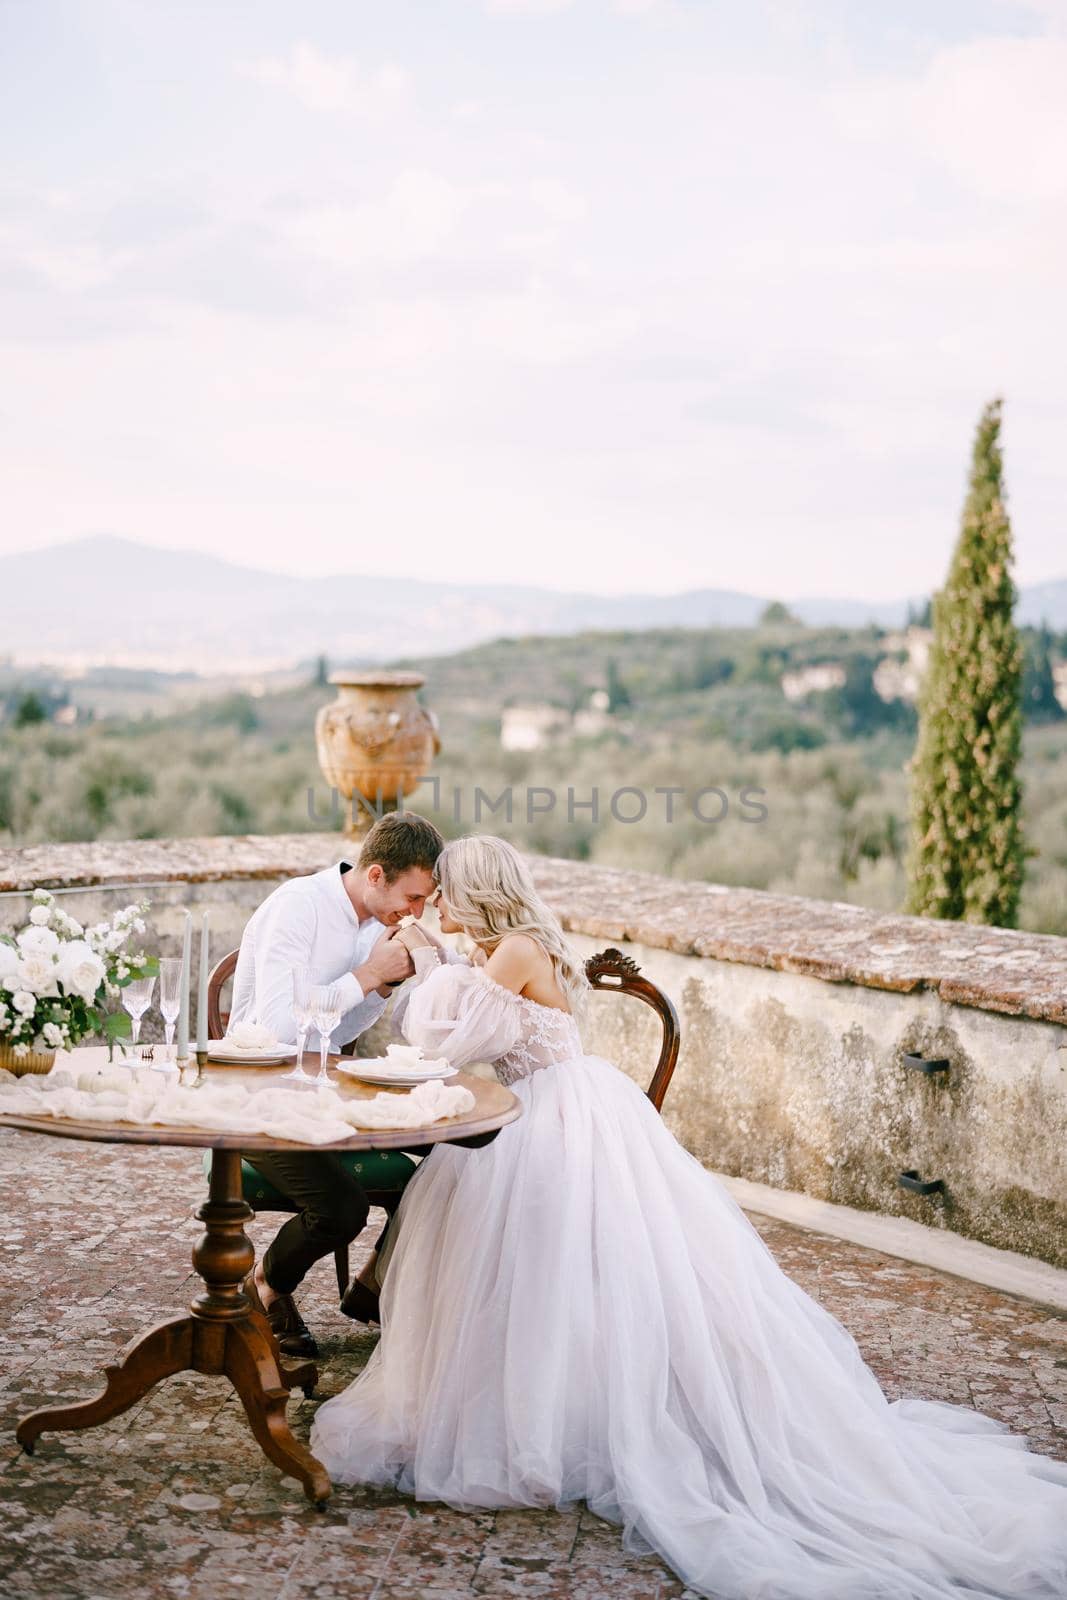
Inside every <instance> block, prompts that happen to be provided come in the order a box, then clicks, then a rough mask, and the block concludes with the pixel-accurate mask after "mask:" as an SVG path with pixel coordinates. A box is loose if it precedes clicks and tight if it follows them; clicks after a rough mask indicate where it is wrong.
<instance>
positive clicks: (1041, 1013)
mask: <svg viewBox="0 0 1067 1600" xmlns="http://www.w3.org/2000/svg"><path fill="white" fill-rule="evenodd" d="M342 848H343V847H342V843H341V841H340V839H339V838H338V837H337V836H336V835H321V836H317V835H298V836H293V837H290V838H280V839H261V840H255V839H241V840H229V839H213V840H168V841H162V842H160V841H156V842H151V843H145V844H121V845H65V846H59V847H53V848H51V849H49V848H46V847H39V848H37V849H33V850H26V851H6V852H5V851H0V927H4V926H8V927H10V926H12V925H13V924H15V923H17V922H18V921H19V920H22V919H24V917H25V914H26V911H27V909H28V904H29V898H28V897H29V891H30V890H32V887H33V886H35V885H36V884H38V883H44V884H47V885H48V886H50V887H55V888H57V889H58V890H60V891H61V892H62V893H63V897H64V904H65V905H67V906H68V908H69V909H70V910H71V911H72V912H73V913H74V914H75V915H78V916H80V917H82V918H83V919H84V918H86V917H88V918H89V919H90V920H94V919H95V918H96V917H98V916H100V915H102V914H104V912H105V911H108V910H113V909H114V908H115V907H116V906H117V905H122V904H125V903H126V902H127V901H128V900H129V899H130V898H132V897H133V895H134V887H133V886H134V885H135V884H136V885H142V886H143V888H140V887H139V888H137V889H136V894H137V896H138V897H139V896H140V895H141V894H142V893H143V894H144V895H145V896H146V897H147V898H149V899H150V900H151V901H152V905H153V910H152V922H153V927H154V929H155V931H156V934H157V937H158V942H159V944H160V946H161V948H163V949H164V950H173V949H174V946H175V940H176V936H177V933H178V929H179V926H180V920H181V918H180V913H181V907H182V906H186V905H187V906H189V907H190V909H193V910H200V909H202V908H207V909H209V910H210V911H211V916H212V929H213V935H212V954H213V956H218V955H221V954H223V953H224V951H225V950H227V949H230V948H232V947H233V946H234V945H235V944H236V943H237V942H238V939H239V937H240V931H241V928H242V926H243V924H244V922H245V920H246V918H247V916H248V915H249V913H250V911H251V910H252V909H253V908H254V907H255V906H256V905H257V904H258V903H259V901H260V899H262V898H263V896H264V895H265V894H266V893H268V892H269V890H270V889H271V888H272V887H273V886H274V884H275V883H278V882H280V881H282V879H283V878H284V877H286V876H289V875H290V874H291V873H294V872H307V871H314V870H315V869H316V868H318V867H320V866H323V865H326V864H328V863H329V862H330V861H332V860H336V859H338V857H339V856H340V854H341V853H342ZM532 865H533V867H534V871H535V874H536V877H537V879H538V883H539V886H540V888H541V889H542V892H543V893H544V894H545V895H546V898H548V899H549V901H550V902H551V904H552V905H553V906H554V908H555V909H556V910H557V912H558V913H559V914H560V916H561V917H562V919H563V921H564V923H565V925H566V926H567V927H568V928H569V929H570V930H571V932H572V934H573V935H574V936H575V937H576V940H577V942H578V943H579V944H580V946H581V947H582V949H583V950H584V951H585V952H586V953H589V954H591V953H592V952H593V951H594V950H597V949H603V948H604V947H605V945H607V944H616V945H618V946H620V947H621V948H623V949H625V950H626V952H627V953H628V954H629V955H631V956H633V957H634V958H635V959H636V960H637V961H638V962H639V964H640V965H641V967H642V969H643V970H644V971H645V972H646V973H647V975H648V976H650V977H652V978H653V979H654V980H655V981H656V982H657V983H659V984H660V985H661V986H662V987H663V988H664V989H665V990H666V991H667V993H668V994H670V995H671V997H672V999H673V1000H674V1002H675V1004H676V1005H677V1007H678V1009H679V1012H680V1015H681V1021H682V1053H681V1058H680V1060H679V1064H678V1068H677V1071H676V1073H675V1077H674V1081H673V1083H672V1085H671V1088H670V1092H669V1094H668V1097H667V1100H666V1104H665V1107H664V1115H665V1117H666V1120H667V1122H668V1124H669V1125H670V1126H671V1128H672V1129H673V1131H674V1132H675V1133H676V1134H677V1136H678V1137H679V1138H680V1139H681V1140H682V1142H683V1143H684V1144H685V1145H686V1146H687V1147H688V1148H689V1149H690V1150H692V1151H693V1153H694V1154H695V1155H696V1156H697V1157H698V1158H699V1159H700V1160H701V1161H703V1162H705V1163H706V1164H707V1165H708V1166H711V1167H714V1168H716V1169H717V1170H719V1171H723V1172H728V1173H731V1174H734V1175H736V1176H741V1177H745V1178H749V1179H753V1180H756V1181H759V1182H764V1183H769V1184H773V1185H775V1186H776V1187H780V1188H784V1189H793V1190H800V1191H803V1192H805V1193H808V1194H810V1195H814V1196H816V1197H818V1198H821V1199H828V1200H834V1201H838V1202H842V1203H845V1204H848V1205H852V1206H859V1207H864V1208H868V1209H872V1210H877V1211H880V1212H886V1213H890V1214H897V1215H902V1216H908V1217H912V1218H915V1219H917V1220H920V1221H923V1222H927V1223H930V1224H932V1225H933V1226H938V1227H947V1228H951V1229H953V1230H955V1231H956V1232H958V1233H961V1234H964V1235H967V1236H969V1237H971V1238H974V1239H980V1240H982V1241H984V1242H986V1243H990V1244H994V1245H998V1246H1000V1247H1002V1248H1007V1249H1012V1250H1019V1251H1023V1252H1025V1253H1027V1254H1031V1255H1035V1256H1038V1257H1040V1258H1042V1259H1044V1260H1046V1261H1051V1262H1054V1263H1056V1264H1059V1265H1067V1157H1065V1152H1067V1026H1065V1023H1067V940H1065V939H1057V938H1052V937H1049V936H1044V935H1035V934H1024V933H1016V932H1012V931H1009V930H1006V929H997V928H981V927H968V926H961V925H957V924H949V923H940V922H930V921H927V920H924V919H918V918H912V917H901V916H885V915H881V914H878V913H874V912H869V911H865V910H863V909H861V908H857V907H855V906H849V905H841V904H837V903H831V902H825V901H811V900H803V899H800V898H799V897H796V896H778V895H769V894H764V893H761V892H759V891H755V890H738V889H726V888H723V887H721V886H719V885H712V884H685V883H676V882H673V881H671V880H669V879H666V878H660V877H656V876H654V875H652V874H637V873H626V872H618V871H612V870H608V869H602V868H594V867H588V866H584V865H581V864H577V863H574V862H563V861H550V860H546V859H543V858H536V859H534V861H533V862H532ZM657 1031H658V1024H657V1023H656V1021H655V1018H654V1016H653V1014H652V1013H651V1012H650V1011H649V1010H648V1008H647V1007H645V1006H643V1005H642V1004H641V1002H640V1001H637V1000H633V999H628V998H626V997H620V996H617V995H596V996H593V997H592V998H591V1000H590V1002H589V1016H588V1019H587V1024H586V1037H587V1043H588V1046H589V1048H591V1049H595V1050H597V1051H599V1052H601V1053H603V1054H605V1055H608V1056H610V1057H612V1058H613V1059H616V1060H618V1061H620V1062H621V1063H622V1064H623V1065H624V1066H625V1067H626V1069H627V1070H628V1071H630V1072H631V1074H632V1075H633V1076H634V1077H635V1078H636V1079H637V1080H638V1081H639V1082H641V1083H642V1086H647V1082H648V1080H649V1078H650V1077H651V1072H652V1066H653V1063H654V1061H655V1057H656V1052H657V1049H658V1037H657ZM906 1051H914V1052H917V1053H919V1054H921V1055H923V1056H926V1057H944V1058H946V1059H947V1060H948V1061H949V1062H950V1068H949V1071H948V1072H947V1073H946V1074H940V1075H938V1076H937V1077H933V1078H927V1077H924V1076H923V1075H922V1074H920V1073H918V1072H915V1071H913V1070H911V1069H909V1068H907V1067H906V1066H905V1065H904V1062H903V1055H904V1053H905V1052H906ZM905 1169H917V1170H918V1171H919V1173H920V1174H921V1176H922V1177H923V1178H942V1179H943V1180H944V1182H945V1184H946V1187H947V1194H946V1196H945V1197H944V1198H940V1197H934V1198H929V1199H927V1198H920V1197H917V1196H913V1195H909V1194H908V1193H907V1192H906V1191H904V1190H902V1189H900V1188H899V1187H898V1185H897V1176H898V1174H899V1172H900V1171H901V1170H905Z"/></svg>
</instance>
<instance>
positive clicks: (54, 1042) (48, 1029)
mask: <svg viewBox="0 0 1067 1600" xmlns="http://www.w3.org/2000/svg"><path fill="white" fill-rule="evenodd" d="M41 1034H42V1037H43V1038H44V1042H45V1044H46V1045H47V1046H48V1048H49V1049H50V1050H58V1049H59V1047H60V1045H61V1044H62V1043H63V1029H62V1028H61V1027H60V1026H59V1024H58V1023H56V1022H46V1023H45V1025H44V1027H43V1028H42V1029H41Z"/></svg>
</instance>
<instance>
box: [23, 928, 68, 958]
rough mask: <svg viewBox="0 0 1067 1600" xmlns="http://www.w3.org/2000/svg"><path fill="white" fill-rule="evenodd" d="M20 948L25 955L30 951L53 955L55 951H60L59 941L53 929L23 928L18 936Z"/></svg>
mask: <svg viewBox="0 0 1067 1600" xmlns="http://www.w3.org/2000/svg"><path fill="white" fill-rule="evenodd" d="M18 946H19V949H20V950H21V951H22V954H23V955H26V953H27V951H30V950H36V951H39V952H40V953H41V954H42V955H51V954H52V952H53V950H58V949H59V939H58V938H57V937H56V935H55V934H54V933H53V932H52V930H51V928H23V930H22V932H21V933H20V934H19V936H18Z"/></svg>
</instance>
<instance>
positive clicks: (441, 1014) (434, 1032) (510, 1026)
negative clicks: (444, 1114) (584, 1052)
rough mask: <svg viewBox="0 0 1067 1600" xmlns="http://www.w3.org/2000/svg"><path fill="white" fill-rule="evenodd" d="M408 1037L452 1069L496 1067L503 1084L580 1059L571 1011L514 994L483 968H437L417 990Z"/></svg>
mask: <svg viewBox="0 0 1067 1600" xmlns="http://www.w3.org/2000/svg"><path fill="white" fill-rule="evenodd" d="M402 1026H403V1031H404V1036H405V1038H406V1039H408V1041H409V1042H410V1043H411V1044H418V1045H421V1046H422V1048H423V1049H424V1050H425V1051H426V1053H427V1055H440V1056H444V1057H446V1059H447V1060H449V1061H450V1062H451V1063H452V1065H453V1066H455V1067H463V1066H468V1065H469V1064H470V1063H472V1062H474V1061H491V1062H493V1063H494V1064H495V1066H496V1070H497V1077H498V1078H499V1079H500V1081H501V1083H504V1084H512V1083H516V1082H518V1080H519V1079H520V1078H528V1077H529V1076H530V1074H531V1073H533V1072H537V1071H538V1070H539V1069H540V1068H541V1067H551V1066H554V1065H555V1064H556V1062H558V1061H566V1060H568V1059H569V1058H570V1057H571V1056H576V1055H580V1054H581V1049H582V1043H581V1035H580V1034H579V1032H578V1024H577V1022H576V1021H575V1020H574V1018H573V1017H572V1016H571V1015H570V1013H569V1012H567V1011H559V1010H557V1009H556V1007H554V1006H543V1005H541V1003H540V1002H539V1001H537V1000H530V999H528V998H527V997H526V996H525V995H520V994H514V993H513V992H512V991H511V990H510V989H505V988H504V986H503V985H502V984H499V983H497V981H496V979H495V978H491V977H490V976H489V974H488V973H487V972H486V971H485V970H484V969H483V968H481V967H467V966H459V965H451V966H444V967H438V968H436V969H435V970H434V971H433V972H431V973H430V975H429V977H427V978H426V979H424V981H423V982H422V983H420V984H418V985H417V986H416V987H414V988H413V989H412V991H411V998H410V999H409V1001H408V1005H407V1009H406V1011H405V1013H404V1017H403V1023H402Z"/></svg>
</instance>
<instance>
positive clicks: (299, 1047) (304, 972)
mask: <svg viewBox="0 0 1067 1600" xmlns="http://www.w3.org/2000/svg"><path fill="white" fill-rule="evenodd" d="M313 987H314V985H313V984H312V982H311V969H310V967H294V968H293V1019H294V1021H295V1022H296V1066H295V1067H294V1068H293V1069H292V1071H291V1072H284V1073H283V1074H282V1077H283V1079H284V1078H290V1079H293V1080H295V1082H297V1083H314V1082H315V1079H314V1078H313V1077H312V1076H311V1073H310V1072H305V1071H304V1046H305V1045H306V1044H307V1037H308V1034H309V1033H310V1032H311V1029H312V1028H313V1027H314V1025H315V1017H314V1014H313V1012H312V1010H311V991H312V989H313ZM334 1026H335V1027H336V1023H335V1024H334Z"/></svg>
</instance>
